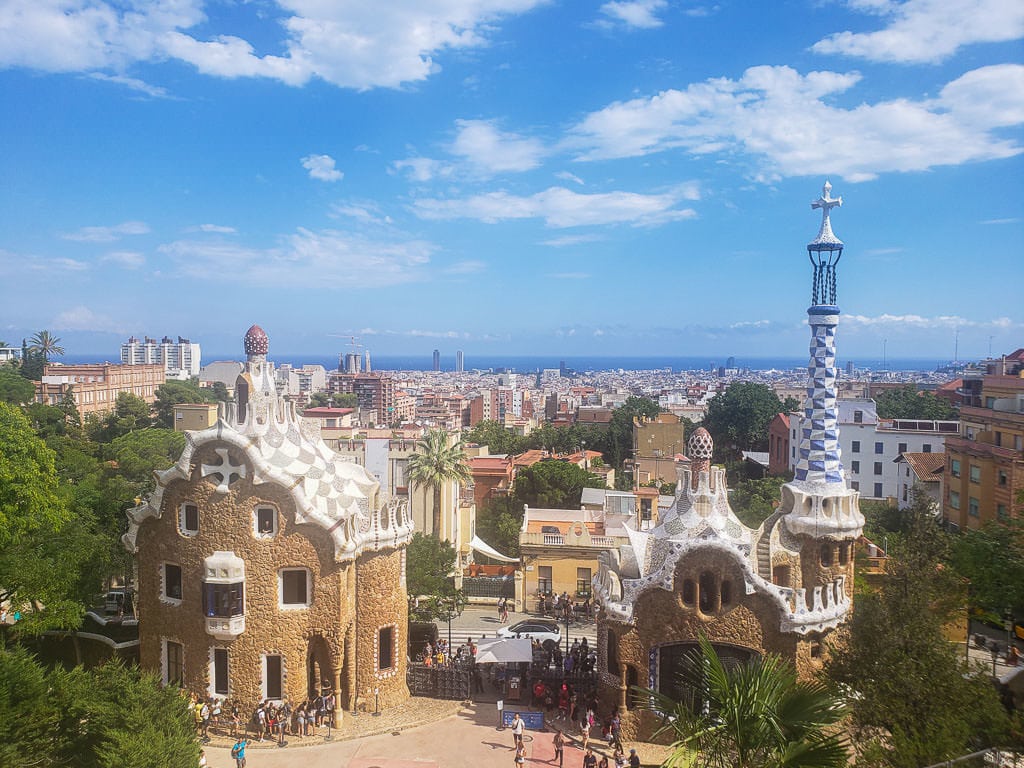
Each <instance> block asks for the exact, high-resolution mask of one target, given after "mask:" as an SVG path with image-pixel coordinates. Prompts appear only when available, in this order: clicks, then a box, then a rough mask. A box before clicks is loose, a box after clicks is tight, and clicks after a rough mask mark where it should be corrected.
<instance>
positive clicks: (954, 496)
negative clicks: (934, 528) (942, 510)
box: [949, 491, 960, 509]
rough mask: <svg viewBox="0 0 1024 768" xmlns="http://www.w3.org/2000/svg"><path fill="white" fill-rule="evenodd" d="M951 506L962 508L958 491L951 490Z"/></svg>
mask: <svg viewBox="0 0 1024 768" xmlns="http://www.w3.org/2000/svg"><path fill="white" fill-rule="evenodd" d="M949 506H951V507H952V508H953V509H960V494H959V493H958V492H957V491H950V492H949Z"/></svg>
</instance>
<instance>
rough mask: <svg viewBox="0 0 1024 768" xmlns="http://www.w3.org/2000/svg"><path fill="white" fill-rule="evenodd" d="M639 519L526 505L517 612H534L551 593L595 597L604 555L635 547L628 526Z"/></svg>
mask: <svg viewBox="0 0 1024 768" xmlns="http://www.w3.org/2000/svg"><path fill="white" fill-rule="evenodd" d="M633 519H634V515H632V514H625V515H616V514H607V513H605V512H603V511H593V510H589V509H531V508H530V507H528V506H525V505H524V508H523V526H522V528H521V529H520V531H519V558H520V562H521V568H522V578H521V579H517V580H516V609H517V610H526V609H529V610H533V609H535V608H536V607H537V601H538V599H539V597H540V596H541V595H547V594H556V595H560V594H562V593H563V592H567V593H568V594H569V596H570V597H572V598H573V599H574V600H576V601H582V600H585V599H587V598H589V597H590V596H591V580H592V579H593V577H594V575H595V574H596V573H597V567H598V555H600V553H602V552H605V551H607V550H609V549H614V548H617V547H619V546H620V545H622V544H626V543H628V542H629V540H628V539H627V538H626V531H625V528H624V526H625V523H626V521H627V520H633Z"/></svg>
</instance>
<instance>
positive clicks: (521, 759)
mask: <svg viewBox="0 0 1024 768" xmlns="http://www.w3.org/2000/svg"><path fill="white" fill-rule="evenodd" d="M525 763H526V747H524V746H523V744H522V743H520V744H519V746H518V747H516V759H515V764H516V766H517V768H519V767H520V766H522V765H525Z"/></svg>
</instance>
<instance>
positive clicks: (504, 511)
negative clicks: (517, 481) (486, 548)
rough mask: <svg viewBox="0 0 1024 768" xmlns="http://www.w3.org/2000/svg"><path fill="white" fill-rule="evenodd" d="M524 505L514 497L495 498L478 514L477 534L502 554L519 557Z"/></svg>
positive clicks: (479, 510) (478, 511)
mask: <svg viewBox="0 0 1024 768" xmlns="http://www.w3.org/2000/svg"><path fill="white" fill-rule="evenodd" d="M522 527H523V505H522V502H520V501H518V500H517V499H516V498H515V497H514V496H494V497H492V498H491V499H490V501H488V502H487V504H486V505H485V506H484V508H483V509H478V510H477V513H476V532H477V534H478V535H479V536H480V538H481V539H483V540H484V541H486V542H487V543H488V544H490V545H491V546H492V547H494V548H495V549H497V550H498V551H499V552H501V553H502V554H505V555H508V556H509V557H518V556H519V530H520V529H521V528H522Z"/></svg>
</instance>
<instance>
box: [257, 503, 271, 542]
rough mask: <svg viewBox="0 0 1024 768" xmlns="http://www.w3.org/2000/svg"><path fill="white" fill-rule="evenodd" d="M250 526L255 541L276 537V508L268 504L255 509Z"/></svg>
mask: <svg viewBox="0 0 1024 768" xmlns="http://www.w3.org/2000/svg"><path fill="white" fill-rule="evenodd" d="M252 524H253V534H254V535H255V536H256V538H257V539H272V538H274V537H275V536H276V535H277V508H276V507H272V506H270V505H268V504H262V505H260V506H258V507H256V509H255V511H254V512H253V520H252Z"/></svg>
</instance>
